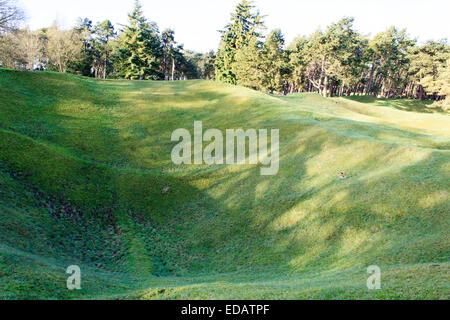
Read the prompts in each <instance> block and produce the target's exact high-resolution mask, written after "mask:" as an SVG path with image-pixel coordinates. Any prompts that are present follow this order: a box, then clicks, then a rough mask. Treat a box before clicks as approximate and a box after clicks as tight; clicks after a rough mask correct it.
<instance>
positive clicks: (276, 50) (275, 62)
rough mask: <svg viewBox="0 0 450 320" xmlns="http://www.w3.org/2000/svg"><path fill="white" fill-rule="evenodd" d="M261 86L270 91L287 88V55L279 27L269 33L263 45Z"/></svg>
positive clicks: (282, 90)
mask: <svg viewBox="0 0 450 320" xmlns="http://www.w3.org/2000/svg"><path fill="white" fill-rule="evenodd" d="M261 62H262V63H263V73H264V80H263V87H264V88H265V89H266V91H269V92H270V93H273V92H278V93H280V92H283V93H286V90H287V80H288V76H289V73H290V70H289V57H288V54H287V52H286V51H285V50H284V36H283V34H282V33H281V30H280V29H275V30H273V31H271V32H270V33H269V35H268V36H267V39H266V41H265V43H264V45H263V53H262V61H261Z"/></svg>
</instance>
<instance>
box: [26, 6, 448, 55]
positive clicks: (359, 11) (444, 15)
mask: <svg viewBox="0 0 450 320" xmlns="http://www.w3.org/2000/svg"><path fill="white" fill-rule="evenodd" d="M239 1H240V0H141V3H142V5H143V9H144V12H145V15H146V17H147V18H148V19H149V20H151V21H155V22H157V23H158V25H159V27H160V30H162V29H164V28H172V29H174V30H175V36H176V40H177V41H178V42H179V43H183V44H184V45H185V48H186V49H190V50H196V51H201V52H206V51H209V50H211V49H216V48H217V46H218V42H219V33H218V32H217V30H219V29H221V28H222V27H223V26H224V25H225V24H226V23H227V22H228V21H229V17H230V13H231V12H232V10H233V8H234V7H235V5H236V4H237V3H238V2H239ZM20 2H21V3H22V6H23V7H24V8H25V10H26V15H27V17H28V19H27V24H28V25H29V26H30V27H31V28H32V29H37V28H41V27H45V26H48V25H50V24H51V23H52V22H53V21H55V20H57V21H58V23H59V24H60V25H61V26H63V27H64V28H69V27H71V26H73V25H74V24H75V22H76V20H77V18H78V17H88V18H89V19H91V20H93V21H94V22H96V21H102V20H105V19H110V20H111V21H112V22H113V23H114V24H125V23H126V21H127V13H128V12H129V11H130V10H131V9H132V7H133V3H134V0H118V1H116V0H20ZM255 4H256V5H257V7H258V8H259V9H260V11H261V13H262V14H263V15H267V17H266V18H265V22H266V25H267V27H268V29H273V28H281V30H282V32H283V33H284V35H285V37H286V40H287V42H290V41H292V39H294V38H295V37H296V36H298V35H308V34H310V33H311V32H313V31H314V30H315V29H316V28H317V27H319V26H321V27H326V26H327V25H329V24H330V23H332V22H335V21H337V20H339V19H340V18H342V17H344V16H351V17H354V18H355V28H356V29H357V30H358V31H360V32H362V33H364V34H371V35H374V34H375V33H377V32H380V31H383V30H385V29H386V28H388V27H389V26H391V25H395V26H397V27H399V28H407V30H408V32H409V34H410V35H411V36H412V37H414V38H415V37H417V38H418V40H419V41H425V40H428V39H434V40H438V39H442V38H450V23H449V20H450V19H449V12H450V1H449V0H426V1H423V0H372V1H365V0H319V1H311V0H307V1H304V0H256V1H255Z"/></svg>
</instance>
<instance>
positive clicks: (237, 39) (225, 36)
mask: <svg viewBox="0 0 450 320" xmlns="http://www.w3.org/2000/svg"><path fill="white" fill-rule="evenodd" d="M254 8H255V7H254V5H253V3H252V1H248V0H242V1H241V2H240V3H239V4H238V5H237V7H236V10H235V12H234V13H233V14H232V15H231V22H230V23H229V24H228V25H227V26H226V27H225V28H224V30H222V31H221V33H222V38H221V43H220V47H219V50H218V52H217V57H216V80H218V81H221V82H226V83H232V84H236V83H237V79H236V74H235V73H234V72H233V64H234V62H235V55H236V52H237V50H239V49H240V48H242V47H244V46H246V45H248V44H249V43H250V40H251V39H252V38H257V39H259V38H261V34H260V30H261V29H263V28H264V24H263V22H262V18H263V17H262V16H261V15H260V14H259V12H254V10H253V9H254Z"/></svg>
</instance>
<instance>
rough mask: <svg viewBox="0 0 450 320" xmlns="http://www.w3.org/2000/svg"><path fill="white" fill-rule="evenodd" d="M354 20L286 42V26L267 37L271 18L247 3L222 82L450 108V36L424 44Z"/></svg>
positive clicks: (226, 43)
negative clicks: (363, 27) (360, 27)
mask: <svg viewBox="0 0 450 320" xmlns="http://www.w3.org/2000/svg"><path fill="white" fill-rule="evenodd" d="M353 22H354V19H353V18H348V17H345V18H343V19H341V20H340V21H338V22H336V23H333V24H331V25H330V26H328V27H327V28H326V29H325V30H320V29H319V30H317V31H315V32H314V33H313V34H311V35H310V36H304V37H298V38H296V39H295V40H294V41H293V42H292V43H291V44H289V45H288V46H286V45H285V40H284V36H283V34H282V32H281V30H279V29H275V30H272V31H270V32H269V33H268V35H267V36H266V37H264V36H263V31H264V30H265V26H264V22H263V16H261V14H260V13H259V11H257V10H256V8H255V6H254V5H253V3H252V1H248V0H242V1H241V2H240V3H239V4H238V5H237V7H236V9H235V11H234V12H233V14H232V15H231V20H230V23H229V24H228V25H226V26H225V28H224V29H223V30H221V35H222V36H221V44H220V47H219V50H218V52H217V57H216V64H215V69H216V71H215V76H216V79H217V80H218V81H222V82H226V83H231V84H237V85H242V86H246V87H249V88H253V89H256V90H261V91H266V92H270V93H277V94H287V93H294V92H318V93H320V94H321V95H323V96H324V97H332V96H344V95H352V94H366V95H376V96H379V97H384V98H400V97H408V98H417V99H424V98H427V99H434V100H436V101H439V102H438V103H437V104H438V105H447V106H448V105H449V100H448V97H450V47H449V45H448V44H447V40H446V39H444V40H441V41H428V42H426V43H425V44H422V45H418V43H417V41H416V40H414V39H411V38H410V37H409V36H408V34H407V32H406V30H405V29H403V30H399V29H397V28H395V27H390V28H388V29H387V30H386V31H384V32H380V33H378V34H376V35H375V36H374V37H372V38H368V37H366V36H364V35H362V34H360V33H358V32H357V31H355V30H354V27H353ZM446 97H447V100H445V101H444V99H445V98H446Z"/></svg>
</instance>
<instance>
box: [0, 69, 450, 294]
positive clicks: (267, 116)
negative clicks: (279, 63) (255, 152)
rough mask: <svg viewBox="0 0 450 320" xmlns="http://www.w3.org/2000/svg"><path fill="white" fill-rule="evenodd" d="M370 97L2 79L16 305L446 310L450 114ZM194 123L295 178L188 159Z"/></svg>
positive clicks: (8, 271) (2, 258) (9, 276)
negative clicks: (266, 304) (236, 132)
mask: <svg viewBox="0 0 450 320" xmlns="http://www.w3.org/2000/svg"><path fill="white" fill-rule="evenodd" d="M361 99H362V98H361ZM361 99H359V100H358V99H355V98H353V99H348V98H333V99H324V98H322V97H320V96H318V95H315V94H295V95H289V96H287V97H276V96H269V95H265V94H262V93H258V92H254V91H250V90H247V89H244V88H240V87H235V86H229V85H224V84H218V83H215V82H208V81H184V82H170V83H169V82H150V81H145V82H134V81H98V80H92V79H87V78H81V77H76V76H73V75H65V74H57V73H47V72H45V73H29V72H18V71H9V70H4V69H3V70H0V279H1V281H0V298H3V299H13V298H46V299H58V298H64V299H78V298H92V299H97V298H133V299H134V298H139V299H140V298H144V299H166V298H175V299H181V298H210V299H214V298H242V299H259V298H270V299H279V298H282V299H297V298H329V299H340V298H394V299H396V298H447V297H448V294H449V288H448V278H447V276H448V268H449V263H448V261H449V247H450V246H449V245H450V242H449V238H448V230H449V222H450V221H449V215H448V213H449V211H450V210H449V209H450V208H449V201H448V200H449V194H448V190H449V189H450V183H449V181H450V179H449V169H450V168H449V155H450V152H449V146H450V131H449V130H450V129H449V128H450V117H449V116H448V115H447V114H444V113H440V112H432V113H426V112H418V110H416V109H412V110H399V108H396V107H395V106H393V105H391V102H390V101H388V102H386V103H385V102H384V101H382V100H380V101H374V100H370V101H369V100H367V101H366V100H364V99H362V100H361ZM366 99H369V98H366ZM398 103H400V102H398ZM414 106H415V107H414V108H419V106H416V105H414ZM423 108H425V107H424V106H423ZM195 120H202V121H203V127H204V129H205V130H206V129H207V128H217V129H220V130H223V131H225V130H226V129H235V128H243V129H249V128H267V129H270V128H278V129H280V170H279V173H278V175H276V176H261V175H260V170H259V168H258V166H253V165H244V166H206V165H192V166H184V167H181V166H176V165H174V164H173V163H172V161H171V157H170V154H171V150H172V148H173V146H174V145H175V144H174V143H173V142H171V141H170V138H171V133H172V132H173V131H174V130H175V129H177V128H186V129H188V130H190V131H191V132H192V130H193V123H194V121H195ZM341 171H345V173H346V176H347V177H346V179H340V178H339V176H338V174H339V172H341ZM166 185H169V186H170V192H168V193H164V192H162V190H163V188H164V186H166ZM69 265H79V266H80V267H81V270H82V290H80V291H69V290H67V289H66V279H67V276H68V275H66V274H65V270H66V268H67V267H68V266H69ZM370 265H378V266H379V267H380V268H381V270H382V289H381V290H376V291H369V290H367V287H366V279H367V277H368V274H367V273H366V268H367V267H368V266H370ZM162 289H164V290H162Z"/></svg>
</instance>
